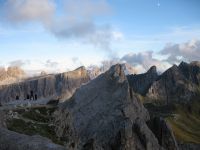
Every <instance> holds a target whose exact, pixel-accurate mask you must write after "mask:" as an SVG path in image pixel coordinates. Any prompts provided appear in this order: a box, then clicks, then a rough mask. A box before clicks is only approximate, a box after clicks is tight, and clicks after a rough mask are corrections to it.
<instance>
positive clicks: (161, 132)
mask: <svg viewBox="0 0 200 150" xmlns="http://www.w3.org/2000/svg"><path fill="white" fill-rule="evenodd" d="M148 126H149V127H150V129H151V130H152V131H153V133H154V134H155V136H156V137H157V139H158V142H159V144H160V145H161V146H162V147H164V148H166V149H169V150H178V149H179V147H178V144H177V143H176V140H175V137H174V134H173V132H172V130H171V128H170V127H169V125H168V124H167V123H166V121H165V120H164V119H162V118H159V117H155V118H152V119H151V120H150V121H148Z"/></svg>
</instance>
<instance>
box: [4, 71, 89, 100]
mask: <svg viewBox="0 0 200 150" xmlns="http://www.w3.org/2000/svg"><path fill="white" fill-rule="evenodd" d="M89 80H90V79H89V76H88V74H87V71H86V69H85V68H84V67H80V68H78V69H76V70H74V71H70V72H65V73H61V74H56V75H54V74H50V75H45V76H41V77H37V78H33V79H30V80H25V81H23V82H19V83H14V84H10V85H1V86H0V102H1V103H5V102H8V101H12V100H15V99H16V98H17V99H27V98H29V99H30V98H31V97H35V96H36V97H37V99H39V98H60V99H68V98H69V97H70V96H71V95H72V94H73V93H74V92H75V90H76V89H77V88H78V87H80V86H81V84H83V83H86V82H88V81H89Z"/></svg>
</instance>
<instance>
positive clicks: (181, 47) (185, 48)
mask: <svg viewBox="0 0 200 150" xmlns="http://www.w3.org/2000/svg"><path fill="white" fill-rule="evenodd" d="M160 54H162V55H168V58H167V59H166V60H167V61H168V62H170V63H177V62H180V61H181V60H183V61H194V60H200V41H199V40H195V39H193V40H190V41H188V42H185V43H181V44H172V43H168V44H167V45H166V46H165V47H164V49H162V50H161V51H160Z"/></svg>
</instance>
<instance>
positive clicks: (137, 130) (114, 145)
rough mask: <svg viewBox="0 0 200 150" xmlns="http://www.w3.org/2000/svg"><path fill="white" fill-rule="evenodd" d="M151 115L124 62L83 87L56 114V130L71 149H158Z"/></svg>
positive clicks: (159, 147)
mask: <svg viewBox="0 0 200 150" xmlns="http://www.w3.org/2000/svg"><path fill="white" fill-rule="evenodd" d="M148 120H149V114H148V112H147V110H146V109H145V108H144V107H143V105H142V104H141V103H140V101H139V100H138V99H136V97H135V96H134V92H133V91H132V90H131V88H130V87H129V84H128V81H127V78H126V76H125V73H124V71H123V67H122V66H121V65H118V64H117V65H115V66H112V67H111V68H110V70H108V71H107V72H105V73H104V74H101V75H100V76H98V77H97V78H96V79H94V80H92V81H91V82H89V83H88V84H86V85H83V86H81V87H80V88H79V89H78V90H77V91H76V92H75V94H74V95H73V96H72V97H71V99H70V100H69V101H66V102H65V103H63V104H62V105H61V107H60V108H59V109H58V111H57V112H56V113H55V125H56V126H57V129H56V133H57V135H58V136H59V137H61V138H64V139H66V142H67V149H71V150H80V149H82V150H103V149H105V150H122V149H126V150H158V149H161V146H160V145H159V143H158V140H157V139H156V137H155V136H154V134H153V132H152V131H151V130H150V129H149V127H148V126H147V124H146V121H148Z"/></svg>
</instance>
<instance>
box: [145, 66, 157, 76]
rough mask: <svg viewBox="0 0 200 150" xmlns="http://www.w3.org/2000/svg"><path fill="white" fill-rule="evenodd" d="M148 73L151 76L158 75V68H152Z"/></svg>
mask: <svg viewBox="0 0 200 150" xmlns="http://www.w3.org/2000/svg"><path fill="white" fill-rule="evenodd" d="M147 73H151V74H157V68H156V66H152V67H151V68H150V69H149V70H148V71H147Z"/></svg>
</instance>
